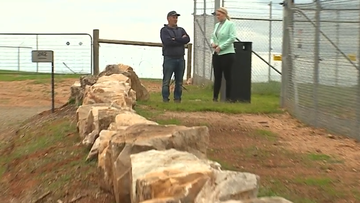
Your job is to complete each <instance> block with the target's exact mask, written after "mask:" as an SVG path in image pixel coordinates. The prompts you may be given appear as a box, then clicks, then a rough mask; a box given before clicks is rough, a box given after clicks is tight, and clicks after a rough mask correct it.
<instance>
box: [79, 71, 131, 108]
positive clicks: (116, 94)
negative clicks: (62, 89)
mask: <svg viewBox="0 0 360 203" xmlns="http://www.w3.org/2000/svg"><path fill="white" fill-rule="evenodd" d="M119 77H121V76H119V75H110V76H103V77H101V78H99V80H98V81H97V82H96V83H95V84H94V85H92V86H86V88H85V94H84V100H83V104H96V103H106V104H110V105H111V106H114V107H116V108H120V109H124V110H130V109H132V108H133V107H134V105H135V102H136V95H135V92H134V91H133V90H132V89H131V87H130V84H129V83H128V82H126V81H121V80H118V79H119Z"/></svg>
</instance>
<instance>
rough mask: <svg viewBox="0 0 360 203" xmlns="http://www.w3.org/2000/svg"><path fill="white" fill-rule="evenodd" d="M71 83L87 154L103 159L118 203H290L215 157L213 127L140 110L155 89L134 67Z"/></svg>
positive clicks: (105, 181) (104, 182) (105, 183)
mask: <svg viewBox="0 0 360 203" xmlns="http://www.w3.org/2000/svg"><path fill="white" fill-rule="evenodd" d="M71 89H72V95H71V98H72V99H73V100H75V101H76V103H78V104H79V105H80V104H81V105H80V106H79V108H78V110H77V112H76V115H77V127H78V132H79V135H80V137H81V139H82V144H83V145H84V146H86V147H87V148H88V149H89V150H90V152H89V154H88V157H87V160H91V159H94V158H97V161H98V169H99V171H100V174H101V179H100V180H99V181H100V185H101V188H102V189H104V190H106V191H108V192H109V193H111V194H113V195H114V197H115V199H116V202H117V203H217V202H219V203H220V202H227V203H289V201H288V200H286V199H283V198H281V197H272V198H270V197H269V198H257V195H258V190H259V177H258V176H257V175H255V174H251V173H241V172H233V171H225V170H221V166H220V165H219V164H218V163H216V162H213V161H210V160H208V159H207V158H206V151H207V147H208V144H209V136H210V135H209V130H208V128H207V127H206V126H196V127H186V126H177V125H159V124H158V123H156V122H153V121H150V120H147V119H146V118H144V117H142V116H140V115H138V114H136V112H135V111H134V106H135V104H136V101H138V100H148V99H149V93H148V91H147V90H146V88H145V87H144V86H143V85H142V84H141V82H140V80H139V78H138V77H137V76H136V73H135V72H134V71H133V69H132V68H131V67H129V66H126V65H123V64H118V65H109V66H107V67H106V69H105V70H104V71H103V72H102V73H100V74H99V75H98V76H94V77H82V78H80V81H79V82H78V83H75V84H74V85H73V86H72V88H71Z"/></svg>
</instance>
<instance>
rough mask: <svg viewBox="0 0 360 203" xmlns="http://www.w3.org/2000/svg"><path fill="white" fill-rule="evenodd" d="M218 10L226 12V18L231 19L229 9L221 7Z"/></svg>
mask: <svg viewBox="0 0 360 203" xmlns="http://www.w3.org/2000/svg"><path fill="white" fill-rule="evenodd" d="M216 11H217V12H220V13H222V14H224V15H225V16H226V19H228V20H230V17H229V14H228V11H227V9H226V8H224V7H220V8H218V9H216Z"/></svg>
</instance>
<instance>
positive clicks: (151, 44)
mask: <svg viewBox="0 0 360 203" xmlns="http://www.w3.org/2000/svg"><path fill="white" fill-rule="evenodd" d="M98 43H104V44H122V45H133V46H147V47H162V44H161V43H158V42H139V41H128V40H115V39H99V40H98ZM188 46H189V44H186V45H185V48H188Z"/></svg>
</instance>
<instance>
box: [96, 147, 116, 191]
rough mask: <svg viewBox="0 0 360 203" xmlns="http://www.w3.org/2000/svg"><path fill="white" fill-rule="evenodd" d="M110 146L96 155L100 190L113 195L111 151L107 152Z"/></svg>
mask: <svg viewBox="0 0 360 203" xmlns="http://www.w3.org/2000/svg"><path fill="white" fill-rule="evenodd" d="M109 148H110V146H108V147H106V148H105V149H104V150H103V151H102V152H101V153H99V155H98V170H99V175H100V177H99V185H100V188H101V189H103V190H105V191H107V192H109V193H111V194H114V193H113V192H114V189H113V174H112V168H113V162H112V160H111V157H112V156H111V150H109Z"/></svg>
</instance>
